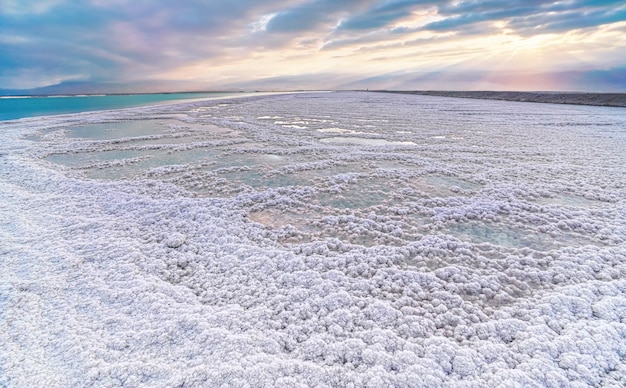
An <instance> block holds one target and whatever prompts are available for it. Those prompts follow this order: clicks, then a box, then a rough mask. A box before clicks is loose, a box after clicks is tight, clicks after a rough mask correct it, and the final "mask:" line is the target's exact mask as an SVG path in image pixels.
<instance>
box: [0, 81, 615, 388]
mask: <svg viewBox="0 0 626 388" xmlns="http://www.w3.org/2000/svg"><path fill="white" fill-rule="evenodd" d="M0 136H1V138H2V141H1V142H0V258H1V260H0V271H1V272H0V273H1V274H2V276H1V277H0V324H1V325H2V326H1V327H2V330H0V343H2V344H3V346H2V347H1V348H0V385H3V386H59V387H64V386H118V385H122V386H220V385H225V386H285V387H287V386H288V387H293V386H425V387H426V386H427V387H436V386H468V385H470V386H474V385H475V386H498V385H502V386H517V385H519V386H588V385H595V386H623V385H625V384H626V364H625V361H624V357H625V355H626V296H625V295H624V294H625V292H626V279H625V275H626V273H625V271H626V170H625V168H624V166H626V152H624V150H626V113H625V111H624V109H622V108H607V107H590V106H565V105H561V106H558V105H551V104H531V103H521V102H507V101H484V100H469V99H454V98H442V97H433V96H417V95H400V94H382V93H364V92H338V93H303V94H294V95H279V96H260V97H248V98H235V99H227V100H219V101H215V100H213V101H210V100H209V101H204V102H202V101H196V102H193V103H187V104H178V105H168V106H158V107H143V108H133V109H125V110H118V111H105V112H97V113H83V114H74V115H65V116H52V117H44V118H31V119H22V120H17V121H9V122H3V123H0Z"/></svg>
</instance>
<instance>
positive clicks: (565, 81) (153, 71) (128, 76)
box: [0, 0, 626, 92]
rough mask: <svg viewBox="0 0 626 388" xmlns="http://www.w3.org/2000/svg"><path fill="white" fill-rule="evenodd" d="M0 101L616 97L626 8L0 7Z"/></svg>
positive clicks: (25, 2)
mask: <svg viewBox="0 0 626 388" xmlns="http://www.w3.org/2000/svg"><path fill="white" fill-rule="evenodd" d="M0 53H1V55H0V89H30V88H37V87H44V86H49V85H56V84H62V85H74V87H75V88H77V89H78V88H80V89H81V91H87V92H97V91H98V90H99V89H106V88H108V89H107V91H110V90H109V89H111V90H116V89H117V90H118V91H121V92H129V91H137V92H142V91H183V90H225V89H228V90H233V89H234V90H286V89H397V90H418V89H436V90H569V91H611V92H615V91H617V92H626V1H624V0H620V1H610V0H609V1H594V0H566V1H556V2H554V1H543V0H527V1H517V0H507V1H500V0H455V1H430V0H291V1H283V0H227V1H221V0H219V1H218V0H213V1H209V0H178V1H166V0H161V1H159V0H0Z"/></svg>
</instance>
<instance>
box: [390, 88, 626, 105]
mask: <svg viewBox="0 0 626 388" xmlns="http://www.w3.org/2000/svg"><path fill="white" fill-rule="evenodd" d="M381 92H385V93H402V94H419V95H424V96H439V97H455V98H476V99H485V100H504V101H520V102H542V103H549V104H573V105H591V106H614V107H626V93H574V92H570V93H561V92H497V91H446V90H418V91H392V90H384V91H381Z"/></svg>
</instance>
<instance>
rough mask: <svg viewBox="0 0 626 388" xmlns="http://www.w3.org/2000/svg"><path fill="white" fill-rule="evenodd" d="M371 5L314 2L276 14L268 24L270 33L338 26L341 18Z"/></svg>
mask: <svg viewBox="0 0 626 388" xmlns="http://www.w3.org/2000/svg"><path fill="white" fill-rule="evenodd" d="M368 3H371V1H368V0H344V1H336V0H313V1H306V2H304V3H301V4H299V5H298V6H295V7H291V8H288V9H286V10H283V11H280V12H278V13H276V15H275V16H274V17H273V18H272V19H271V20H270V21H269V22H268V23H267V28H266V29H267V31H269V32H301V31H311V30H314V29H316V28H317V27H319V26H320V25H324V24H326V25H329V26H333V25H336V24H337V22H338V20H339V16H340V15H342V14H344V13H350V12H354V11H355V10H358V9H360V8H362V7H363V6H365V5H367V4H368Z"/></svg>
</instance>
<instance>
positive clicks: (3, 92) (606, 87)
mask: <svg viewBox="0 0 626 388" xmlns="http://www.w3.org/2000/svg"><path fill="white" fill-rule="evenodd" d="M357 89H358V90H365V89H370V90H373V89H378V90H381V89H385V90H492V91H496V90H517V91H537V90H544V91H548V90H552V91H580V92H603V93H624V92H626V67H620V68H613V69H606V70H589V71H579V70H577V71H553V72H544V73H517V72H506V71H503V72H496V73H493V72H486V71H460V70H454V71H449V70H441V71H431V72H425V71H400V72H392V73H385V74H377V75H372V76H367V77H366V76H362V75H361V76H359V75H355V74H337V73H316V74H301V75H290V76H278V77H271V78H260V79H253V80H242V81H239V82H230V83H223V84H217V85H208V84H206V83H201V82H189V81H186V82H178V81H140V82H131V83H119V82H118V83H114V82H89V81H67V82H62V83H60V84H57V85H50V86H44V87H38V88H34V89H0V96H9V95H16V96H20V95H21V96H24V95H29V96H43V95H55V94H116V93H117V94H131V93H161V92H165V93H173V92H183V91H189V92H195V91H199V92H200V91H255V90H261V91H288V90H357Z"/></svg>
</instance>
